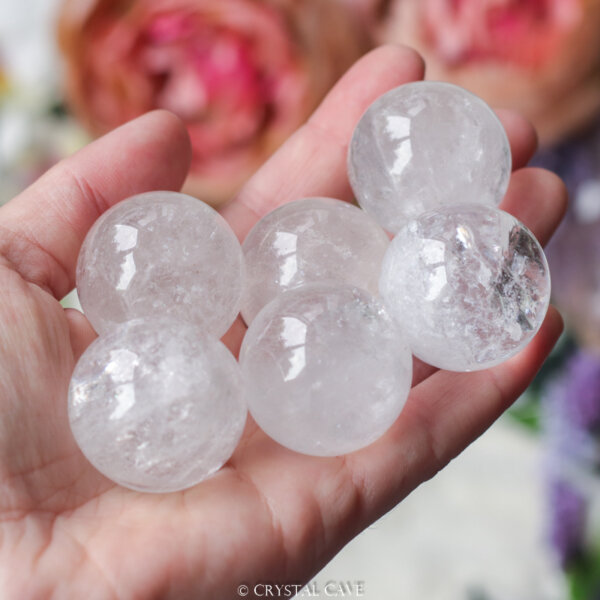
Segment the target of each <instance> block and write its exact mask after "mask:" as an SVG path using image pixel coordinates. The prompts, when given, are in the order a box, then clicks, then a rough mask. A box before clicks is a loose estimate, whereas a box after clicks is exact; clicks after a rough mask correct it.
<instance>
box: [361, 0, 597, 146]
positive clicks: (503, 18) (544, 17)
mask: <svg viewBox="0 0 600 600" xmlns="http://www.w3.org/2000/svg"><path fill="white" fill-rule="evenodd" d="M355 1H356V2H359V1H362V2H364V3H365V5H369V4H370V5H372V1H373V0H355ZM382 7H383V8H385V11H384V14H383V16H380V18H379V21H378V24H377V30H376V38H377V40H378V41H379V42H380V43H382V42H390V41H396V42H403V43H407V44H409V45H412V46H414V47H415V48H417V50H419V51H420V52H421V53H422V54H423V55H424V57H425V59H426V61H427V77H428V79H440V80H445V81H451V82H454V83H457V84H458V85H462V86H464V87H466V88H468V89H470V90H472V91H473V92H475V93H476V94H478V95H480V96H482V97H483V98H484V99H486V100H487V101H488V102H489V103H490V104H492V105H494V106H503V107H507V108H514V109H517V110H519V111H520V112H522V113H524V114H525V116H527V117H528V118H529V119H531V120H532V121H533V123H534V124H535V125H536V127H537V129H538V131H539V133H540V138H541V141H542V142H543V143H546V144H551V143H554V142H556V141H558V140H560V139H561V138H563V137H564V136H566V135H568V134H570V133H572V132H574V131H575V130H577V129H580V128H582V127H584V126H585V125H587V124H588V123H589V122H590V120H591V119H592V118H593V116H594V115H595V114H596V113H598V111H600V34H599V32H600V0H391V1H390V2H385V3H379V5H378V8H379V10H380V11H381V9H382Z"/></svg>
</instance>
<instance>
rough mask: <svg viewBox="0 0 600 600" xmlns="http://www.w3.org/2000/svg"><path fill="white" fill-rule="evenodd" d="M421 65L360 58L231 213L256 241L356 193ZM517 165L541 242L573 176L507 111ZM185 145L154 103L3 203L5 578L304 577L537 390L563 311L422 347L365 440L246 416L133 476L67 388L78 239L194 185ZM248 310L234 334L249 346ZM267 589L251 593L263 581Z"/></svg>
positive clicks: (149, 581)
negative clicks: (96, 438)
mask: <svg viewBox="0 0 600 600" xmlns="http://www.w3.org/2000/svg"><path fill="white" fill-rule="evenodd" d="M422 76H423V64H422V62H421V60H420V59H419V57H418V56H417V55H415V54H414V53H413V52H412V51H410V50H408V49H406V48H400V47H392V46H389V47H383V48H380V49H377V50H375V51H374V52H372V53H371V54H369V55H367V56H366V57H365V58H363V59H362V60H361V61H360V62H359V63H357V64H356V65H355V66H354V67H353V68H352V69H351V70H350V71H349V72H348V73H347V74H346V75H345V77H344V78H343V79H342V80H341V81H340V82H339V83H338V84H337V86H336V87H335V88H334V89H333V91H332V92H331V93H330V94H329V96H328V97H327V99H326V100H325V101H324V102H323V104H322V105H321V107H320V108H319V109H318V110H317V111H316V113H315V114H314V115H313V117H312V118H311V119H310V121H309V122H308V124H307V125H305V126H304V127H303V128H302V129H300V130H299V131H298V132H297V133H296V134H294V135H293V136H292V137H291V138H290V139H289V140H288V141H287V143H286V144H285V145H284V146H283V147H282V148H281V149H280V150H279V151H278V152H277V154H275V155H274V156H273V158H272V159H271V160H270V161H269V162H268V163H267V164H266V165H265V166H264V167H263V168H262V169H261V170H260V171H259V172H258V173H257V174H256V175H255V176H254V178H253V179H252V180H251V181H250V182H249V183H248V184H247V185H246V186H245V187H244V189H243V190H242V192H241V193H240V194H239V196H238V197H237V198H236V199H235V200H234V202H233V203H232V204H231V205H229V206H228V207H227V208H226V209H225V210H224V211H223V214H224V215H225V217H226V218H227V219H228V220H229V222H230V223H231V225H232V227H233V228H234V230H235V231H236V232H237V233H238V235H239V236H240V237H241V238H243V237H244V235H245V234H246V233H247V231H248V230H249V229H250V228H251V227H252V225H253V224H254V223H255V222H256V220H257V219H258V218H259V217H261V216H262V215H264V214H266V213H267V212H269V211H270V210H272V209H273V208H275V207H276V206H277V205H279V204H282V203H284V202H287V201H290V200H293V199H296V198H300V197H306V196H332V197H336V198H342V199H350V198H351V191H350V188H349V186H348V182H347V177H346V150H347V144H348V141H349V139H350V135H351V132H352V129H353V127H354V125H355V124H356V122H357V121H358V118H359V117H360V115H361V114H362V112H363V111H364V109H365V108H366V107H367V105H369V104H370V103H371V102H372V101H373V100H374V99H375V98H376V97H378V96H379V95H381V94H382V93H384V92H385V91H387V90H388V89H390V88H392V87H395V86H397V85H399V84H401V83H404V82H407V81H410V80H414V79H419V78H421V77H422ZM500 117H501V119H502V121H503V123H504V125H505V127H506V129H507V132H508V135H509V138H510V142H511V147H512V152H513V165H514V167H515V169H517V170H516V171H515V173H514V174H513V176H512V180H511V184H510V187H509V190H508V193H507V196H506V199H505V200H504V203H503V208H504V209H505V210H507V211H509V212H511V213H512V214H514V215H515V216H517V217H518V218H519V219H520V220H521V221H523V222H524V223H525V224H526V225H527V226H528V227H529V228H530V229H531V230H532V231H533V232H534V233H535V234H536V236H537V237H538V239H539V240H540V241H541V242H542V243H544V242H546V241H547V240H548V238H549V236H550V235H551V233H552V231H553V230H554V229H555V228H556V226H557V224H558V222H559V221H560V218H561V216H562V214H563V211H564V208H565V203H566V193H565V190H564V186H563V185H562V183H561V182H560V181H559V180H558V179H557V178H556V177H555V176H554V175H552V174H550V173H549V172H546V171H543V170H540V169H530V168H523V166H524V165H525V163H526V162H527V160H528V159H529V157H530V156H531V154H532V153H533V151H534V149H535V134H534V132H533V130H532V129H531V127H530V126H529V125H528V124H527V123H526V122H524V121H523V120H522V119H520V118H519V117H518V116H516V115H514V114H512V113H506V112H503V113H500ZM189 159H190V149H189V142H188V140H187V137H186V134H185V131H184V129H183V127H182V125H181V124H180V123H179V121H178V120H177V119H176V118H175V117H174V116H172V115H170V114H169V113H165V112H155V113H150V114H148V115H146V116H144V117H141V118H140V119H138V120H136V121H133V122H131V123H130V124H127V125H125V126H123V127H121V128H119V129H117V130H115V131H114V132H113V133H110V134H108V135H107V136H105V137H104V138H101V139H100V140H98V141H96V142H94V143H93V144H91V145H90V146H88V147H87V148H84V149H83V150H82V151H80V152H79V153H77V154H76V155H75V156H73V157H71V158H69V159H67V160H65V161H63V162H62V163H60V164H59V165H57V166H56V167H54V168H53V169H51V170H50V171H49V172H48V173H47V174H46V175H44V176H43V177H42V178H41V179H40V180H39V181H38V182H36V183H35V184H34V185H33V186H32V187H31V188H29V189H28V190H26V191H25V192H23V193H22V194H21V195H20V196H19V197H17V198H15V199H14V200H13V201H12V202H10V203H9V204H7V205H6V206H4V207H2V208H1V209H0V289H2V291H3V293H2V295H1V296H0V486H1V487H0V490H1V493H0V589H1V590H3V591H4V595H3V598H7V599H8V600H11V599H13V598H15V599H16V598H18V599H19V600H20V599H22V598H46V597H49V596H52V597H57V598H61V599H63V598H65V599H66V598H94V599H96V598H97V599H116V598H126V599H129V598H174V599H176V600H182V599H186V598H190V599H191V598H193V599H199V598H202V599H209V598H215V599H219V600H223V599H229V598H232V599H233V598H237V597H238V593H237V587H238V585H239V584H241V583H242V582H247V583H248V584H249V586H250V589H252V585H253V584H254V583H258V582H261V581H263V582H264V581H270V582H273V581H277V582H287V583H300V582H304V581H307V580H308V579H310V577H311V576H312V575H313V574H314V573H316V572H317V570H318V569H320V568H321V567H322V566H323V565H324V564H325V563H326V562H327V561H328V560H329V559H330V558H331V557H332V556H333V555H334V554H335V553H336V552H337V551H338V550H339V549H340V548H341V547H342V546H343V545H344V544H345V543H346V542H348V541H349V540H350V539H351V538H352V537H353V536H354V535H356V534H357V533H359V532H360V531H361V530H362V529H364V528H365V527H366V526H367V525H369V524H370V523H371V522H373V521H374V520H375V519H377V518H378V517H379V516H381V515H382V514H383V513H385V512H386V511H387V510H389V509H390V508H392V507H393V506H394V505H395V504H397V503H398V502H399V501H400V500H401V499H402V498H403V497H405V496H406V495H407V494H408V493H410V492H411V491H412V490H413V489H414V488H415V487H417V486H418V485H419V484H420V483H421V482H423V481H424V480H426V479H428V478H430V477H431V476H433V475H434V474H435V473H436V472H437V471H438V470H439V469H441V468H442V467H443V466H445V465H446V464H447V463H448V461H450V460H451V459H452V458H453V457H454V456H456V455H457V454H458V453H459V452H460V451H461V450H462V449H464V448H465V447H466V446H467V445H468V444H469V443H470V442H472V441H473V440H474V439H475V438H476V437H477V436H478V435H480V434H481V433H482V432H483V431H484V430H485V429H486V428H487V427H488V426H489V425H490V424H491V423H492V422H493V421H494V420H495V419H496V418H497V417H498V416H499V415H500V414H501V413H502V412H503V411H504V410H505V409H506V408H507V407H508V406H509V405H510V404H511V403H512V402H513V401H514V400H515V398H517V397H518V395H519V394H520V393H521V392H522V391H523V390H524V389H525V387H526V386H527V385H528V384H529V382H530V381H531V379H532V378H533V376H534V375H535V373H536V371H537V370H538V368H539V367H540V365H541V364H542V362H543V360H544V359H545V357H546V356H547V354H548V352H549V351H550V349H551V348H552V346H553V344H554V342H555V341H556V339H557V337H558V335H559V333H560V331H561V328H562V324H561V319H560V317H559V315H558V313H557V312H556V311H555V310H554V309H552V308H551V309H550V310H549V313H548V315H547V317H546V320H545V321H544V324H543V326H542V328H541V329H540V331H539V333H538V334H537V335H536V337H535V338H534V340H533V341H532V342H531V343H530V344H529V346H528V347H527V348H526V349H525V350H523V351H522V352H521V353H520V354H519V355H517V356H516V357H514V358H512V359H511V360H509V361H507V362H505V363H503V364H501V365H499V366H497V367H495V368H493V369H489V370H486V371H478V372H474V373H451V372H445V371H436V370H435V369H433V368H431V367H428V366H427V365H424V364H422V363H418V362H417V363H416V364H415V375H414V387H413V389H412V392H411V394H410V397H409V400H408V402H407V404H406V406H405V408H404V410H403V412H402V414H401V416H400V417H399V418H398V420H397V421H396V423H395V424H394V425H393V426H392V428H391V429H390V430H389V431H388V432H387V433H386V434H385V435H384V436H383V437H382V438H381V439H379V440H378V441H377V442H375V443H373V444H372V445H370V446H369V447H367V448H365V449H363V450H360V451H358V452H355V453H352V454H349V455H346V456H340V457H333V458H317V457H311V456H304V455H300V454H296V453H294V452H291V451H289V450H287V449H285V448H283V447H281V446H279V445H278V444H276V443H275V442H273V441H272V440H270V439H269V438H268V437H267V436H266V435H265V434H263V433H262V432H261V431H260V430H259V429H258V428H257V427H256V425H255V424H254V423H253V422H252V420H251V419H249V423H248V425H247V428H246V431H245V433H244V437H243V438H242V441H241V442H240V445H239V447H238V448H237V450H236V452H235V453H234V455H233V457H232V458H231V460H230V461H229V462H228V463H227V464H226V465H225V466H224V467H223V469H221V470H220V471H219V472H218V473H216V474H215V475H214V476H213V477H211V478H210V479H208V480H206V481H204V482H203V483H201V484H199V485H197V486H195V487H193V488H191V489H188V490H185V491H182V492H177V493H172V494H164V495H163V494H143V493H139V492H134V491H131V490H128V489H124V488H121V487H119V486H117V485H115V484H114V483H113V482H111V481H109V480H108V479H106V478H105V477H104V476H103V475H101V474H100V473H98V472H97V471H96V470H95V469H94V468H93V467H92V466H91V465H90V464H89V463H88V462H87V460H86V459H85V458H84V457H83V455H82V454H81V452H80V451H79V449H78V447H77V446H76V444H75V442H74V439H73V437H72V435H71V433H70V430H69V426H68V419H67V388H68V383H69V378H70V376H71V372H72V370H73V367H74V364H75V361H76V360H77V358H78V357H79V355H80V354H81V353H82V352H83V350H84V349H85V348H86V347H87V345H88V344H89V343H90V342H91V341H92V340H93V338H94V337H95V333H94V332H93V330H92V329H91V327H90V325H89V323H88V322H87V320H86V319H85V318H84V317H83V316H82V315H81V314H80V313H78V312H77V311H73V310H63V308H62V307H61V305H60V304H59V302H58V299H60V298H61V297H62V296H64V295H65V294H66V293H67V292H68V291H69V290H70V289H71V288H72V287H73V285H74V271H75V262H76V259H77V253H78V250H79V247H80V245H81V242H82V240H83V238H84V236H85V234H86V232H87V230H88V229H89V227H90V226H91V225H92V223H93V221H94V220H95V219H96V218H97V217H98V216H99V214H101V213H102V212H103V211H104V210H105V209H107V208H108V207H109V206H111V205H112V204H114V203H115V202H117V201H119V200H121V199H123V198H125V197H127V196H130V195H133V194H136V193H141V192H144V191H148V190H152V189H178V188H179V187H180V185H181V184H182V182H183V180H184V179H185V176H186V173H187V167H188V164H189ZM243 331H244V326H243V324H242V323H241V321H240V320H238V321H237V322H236V324H235V325H234V327H233V328H232V330H231V331H230V332H229V333H228V334H227V336H226V340H227V342H228V343H229V345H230V347H232V348H233V349H234V350H235V349H236V348H237V347H239V344H240V342H241V338H242V336H243ZM249 597H252V596H249Z"/></svg>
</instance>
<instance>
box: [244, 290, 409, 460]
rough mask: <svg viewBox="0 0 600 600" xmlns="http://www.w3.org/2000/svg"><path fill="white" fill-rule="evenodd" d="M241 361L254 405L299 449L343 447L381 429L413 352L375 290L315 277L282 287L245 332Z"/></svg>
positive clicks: (264, 423) (259, 416) (404, 386)
mask: <svg viewBox="0 0 600 600" xmlns="http://www.w3.org/2000/svg"><path fill="white" fill-rule="evenodd" d="M240 364H241V367H242V373H243V375H244V379H245V381H246V385H247V389H246V394H247V399H248V406H249V409H250V412H251V414H252V416H253V417H254V419H255V420H256V422H257V423H258V425H259V426H260V427H261V428H262V429H263V430H264V431H265V432H266V433H267V434H268V435H269V436H271V437H272V438H273V439H274V440H276V441H277V442H279V443H280V444H282V445H283V446H286V447H287V448H290V449H292V450H295V451H297V452H302V453H304V454H311V455H316V456H336V455H340V454H345V453H347V452H352V451H354V450H358V449H359V448H362V447H363V446H367V445H368V444H370V443H371V442H373V441H375V440H376V439H377V438H378V437H380V436H381V435H382V434H383V433H384V432H385V431H386V430H387V429H388V428H389V427H390V426H391V425H392V423H393V422H394V421H395V420H396V418H397V417H398V415H399V414H400V411H401V410H402V407H403V406H404V403H405V401H406V398H407V396H408V392H409V389H410V383H411V374H412V356H411V354H410V351H409V350H408V347H407V345H406V343H405V342H404V341H403V338H402V336H401V335H400V333H399V331H398V329H397V327H396V326H395V324H394V322H393V320H392V319H391V318H390V316H389V315H388V314H387V312H386V311H385V309H384V308H383V306H382V305H381V303H380V302H379V301H378V300H376V299H375V298H374V297H373V296H371V295H370V294H369V293H368V292H366V291H364V290H362V289H359V288H356V287H352V286H348V285H333V284H309V285H306V286H304V287H300V288H296V289H293V290H289V291H287V292H284V293H282V294H281V295H279V296H277V298H275V299H274V300H273V301H272V302H270V303H269V304H268V305H267V306H266V307H265V308H264V309H263V310H262V311H261V312H260V313H259V314H258V315H257V316H256V318H255V319H254V321H253V322H252V325H250V328H249V329H248V332H247V333H246V337H245V338H244V342H243V344H242V350H241V352H240Z"/></svg>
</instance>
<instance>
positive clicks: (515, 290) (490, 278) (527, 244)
mask: <svg viewBox="0 0 600 600" xmlns="http://www.w3.org/2000/svg"><path fill="white" fill-rule="evenodd" d="M380 292H381V298H382V301H383V303H384V304H385V306H386V308H387V310H388V311H389V312H390V314H391V315H392V316H393V317H394V318H395V319H396V321H397V323H398V324H399V325H400V327H401V328H402V329H403V331H404V333H405V334H406V339H407V342H408V344H409V345H410V348H411V350H412V352H413V354H414V355H415V356H417V357H418V358H420V359H421V360H423V361H425V362H427V363H429V364H431V365H434V366H436V367H440V368H442V369H449V370H451V371H474V370H479V369H485V368H488V367H492V366H494V365H497V364H499V363H501V362H503V361H505V360H507V359H508V358H510V357H511V356H513V355H515V354H516V353H517V352H519V350H521V349H523V348H524V347H525V346H526V345H527V344H528V343H529V341H530V340H531V338H532V337H533V336H534V335H535V333H536V332H537V331H538V329H539V328H540V326H541V324H542V321H543V319H544V316H545V315H546V311H547V309H548V304H549V301H550V275H549V271H548V263H547V262H546V257H545V256H544V252H543V250H542V248H541V247H540V245H539V243H538V241H537V240H536V239H535V237H534V236H533V234H532V233H531V232H530V231H529V230H528V229H527V228H526V227H525V226H524V225H523V224H522V223H521V222H519V221H518V220H517V219H516V218H515V217H513V216H512V215H510V214H508V213H506V212H504V211H502V210H500V209H497V208H492V207H488V206H481V205H462V206H461V205H458V206H448V207H446V208H444V209H440V210H438V211H431V212H428V213H424V214H422V215H421V216H419V217H418V218H417V219H416V220H414V221H411V222H410V223H409V224H408V225H406V226H405V227H404V228H402V229H401V230H400V231H399V232H398V234H397V235H396V237H395V238H394V239H393V241H392V243H391V244H390V247H389V249H388V251H387V253H386V256H385V258H384V261H383V267H382V271H381V280H380Z"/></svg>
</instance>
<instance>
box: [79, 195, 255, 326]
mask: <svg viewBox="0 0 600 600" xmlns="http://www.w3.org/2000/svg"><path fill="white" fill-rule="evenodd" d="M243 274H244V261H243V255H242V250H241V246H240V244H239V242H238V240H237V238H236V236H235V234H234V233H233V231H232V230H231V228H230V227H229V225H228V224H227V222H226V221H225V219H223V217H221V215H219V213H217V212H216V211H215V210H214V209H213V208H211V207H210V206H208V205H207V204H205V203H204V202H201V201H200V200H198V199H196V198H192V197H191V196H186V195H185V194H178V193H175V192H165V191H160V192H149V193H146V194H140V195H138V196H133V197H131V198H128V199H127V200H123V201H122V202H119V203H118V204H116V205H115V206H113V207H112V208H110V209H109V210H107V211H106V212H105V213H104V214H103V215H102V216H101V217H100V218H99V219H98V220H97V221H96V222H95V223H94V225H93V227H92V228H91V229H90V231H89V233H88V234H87V236H86V238H85V240H84V242H83V246H82V247H81V251H80V253H79V260H78V262H77V292H78V294H79V300H80V302H81V306H82V307H83V311H84V312H85V315H86V317H87V318H88V319H89V320H90V322H91V324H92V325H93V327H94V329H95V330H96V331H97V332H98V333H101V334H102V333H106V332H107V331H110V330H111V329H112V328H114V327H115V325H117V324H118V323H122V322H124V321H128V320H130V319H134V318H155V317H158V316H161V315H164V314H168V315H172V316H174V317H177V318H179V319H181V320H184V321H188V322H190V323H200V324H202V326H203V327H204V328H205V329H206V331H207V332H208V333H211V334H213V335H215V336H216V337H220V336H222V335H223V334H224V333H225V332H226V331H227V330H228V329H229V327H230V325H231V324H232V323H233V321H234V320H235V318H236V316H237V315H238V313H239V309H240V302H241V295H242V289H243Z"/></svg>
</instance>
